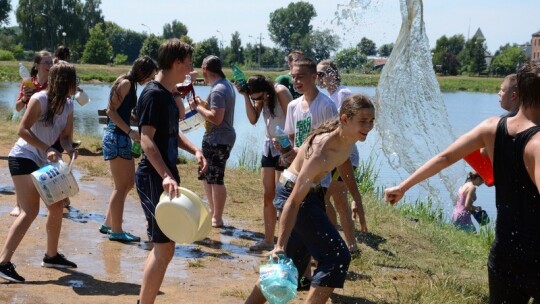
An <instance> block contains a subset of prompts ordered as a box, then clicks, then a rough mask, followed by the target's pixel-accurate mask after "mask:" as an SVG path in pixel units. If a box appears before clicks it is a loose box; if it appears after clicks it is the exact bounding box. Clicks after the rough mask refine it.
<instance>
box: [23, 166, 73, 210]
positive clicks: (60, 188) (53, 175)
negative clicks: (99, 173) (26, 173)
mask: <svg viewBox="0 0 540 304" xmlns="http://www.w3.org/2000/svg"><path fill="white" fill-rule="evenodd" d="M74 159H75V158H71V160H70V162H69V165H66V164H65V163H64V162H63V161H62V160H61V159H59V160H58V162H55V163H48V164H47V165H45V166H44V167H42V168H40V169H38V170H36V171H34V172H32V174H31V176H32V181H33V182H34V185H35V186H36V190H37V191H38V193H39V195H40V196H41V199H42V200H43V201H44V202H45V204H46V205H47V206H49V205H52V204H54V203H56V202H59V201H61V200H63V199H65V198H68V197H71V196H74V195H75V194H77V193H78V192H79V185H78V184H77V181H76V180H75V177H74V176H73V173H72V172H71V169H72V168H73V160H74Z"/></svg>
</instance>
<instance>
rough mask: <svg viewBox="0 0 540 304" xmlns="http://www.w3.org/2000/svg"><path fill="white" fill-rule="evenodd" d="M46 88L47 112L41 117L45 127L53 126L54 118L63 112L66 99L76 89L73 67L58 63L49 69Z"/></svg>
mask: <svg viewBox="0 0 540 304" xmlns="http://www.w3.org/2000/svg"><path fill="white" fill-rule="evenodd" d="M48 83H49V84H48V87H47V98H48V102H47V110H46V111H45V114H44V115H43V116H42V117H41V120H42V121H44V122H45V124H46V125H53V124H54V116H55V115H56V114H57V113H62V111H64V106H65V104H66V102H67V101H68V100H69V99H68V97H69V95H71V94H72V93H73V92H75V89H76V87H77V72H76V71H75V66H73V65H72V64H69V63H64V62H60V63H58V64H55V65H53V66H52V67H51V69H50V71H49V80H48Z"/></svg>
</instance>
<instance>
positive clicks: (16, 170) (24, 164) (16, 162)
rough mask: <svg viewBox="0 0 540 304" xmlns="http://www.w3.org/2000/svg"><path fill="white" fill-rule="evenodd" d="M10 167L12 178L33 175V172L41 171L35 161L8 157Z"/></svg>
mask: <svg viewBox="0 0 540 304" xmlns="http://www.w3.org/2000/svg"><path fill="white" fill-rule="evenodd" d="M8 167H9V173H10V174H11V176H17V175H28V174H32V172H34V171H36V170H37V169H39V166H38V165H37V164H36V163H35V162H34V161H33V160H31V159H29V158H24V157H13V156H8Z"/></svg>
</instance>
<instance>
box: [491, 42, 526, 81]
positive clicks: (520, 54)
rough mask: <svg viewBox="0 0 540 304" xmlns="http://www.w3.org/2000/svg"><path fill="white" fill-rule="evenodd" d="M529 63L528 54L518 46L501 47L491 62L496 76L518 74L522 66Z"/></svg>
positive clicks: (507, 45)
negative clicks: (517, 70)
mask: <svg viewBox="0 0 540 304" xmlns="http://www.w3.org/2000/svg"><path fill="white" fill-rule="evenodd" d="M525 62H527V54H525V52H524V51H523V50H522V49H521V48H520V47H519V46H518V45H517V44H514V45H510V44H506V45H504V46H501V47H500V48H499V50H498V51H496V52H495V55H494V56H493V61H491V71H492V72H493V73H494V74H495V75H500V76H506V75H508V74H512V73H515V72H516V69H517V68H518V67H519V65H520V64H523V63H525Z"/></svg>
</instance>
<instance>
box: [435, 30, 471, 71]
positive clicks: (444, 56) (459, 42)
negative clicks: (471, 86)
mask: <svg viewBox="0 0 540 304" xmlns="http://www.w3.org/2000/svg"><path fill="white" fill-rule="evenodd" d="M464 47H465V37H463V35H454V36H452V37H450V38H448V37H446V36H445V35H443V36H441V37H440V38H439V39H437V41H436V42H435V48H434V49H433V50H432V52H433V59H432V61H433V65H434V66H436V67H437V69H440V72H442V73H443V74H444V75H457V74H458V73H459V67H460V61H459V60H458V55H459V54H460V53H461V51H462V50H463V48H464Z"/></svg>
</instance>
